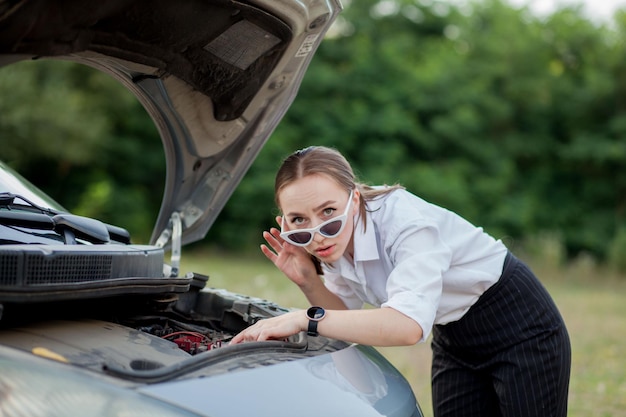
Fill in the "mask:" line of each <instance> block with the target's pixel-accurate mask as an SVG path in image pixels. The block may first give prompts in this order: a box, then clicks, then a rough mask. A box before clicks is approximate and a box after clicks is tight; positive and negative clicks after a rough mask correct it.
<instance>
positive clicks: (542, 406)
mask: <svg viewBox="0 0 626 417" xmlns="http://www.w3.org/2000/svg"><path fill="white" fill-rule="evenodd" d="M432 349H433V363H432V388H433V389H432V395H433V408H434V415H435V417H451V416H455V417H459V416H476V417H478V416H480V417H492V416H493V417H496V416H497V417H566V415H567V396H568V388H569V378H570V368H571V347H570V341H569V336H568V334H567V329H566V327H565V323H564V322H563V318H562V317H561V315H560V313H559V311H558V309H557V307H556V305H555V304H554V301H553V300H552V298H551V297H550V295H549V294H548V292H547V291H546V289H545V288H544V287H543V286H542V285H541V283H540V282H539V280H538V279H537V278H536V277H535V275H534V274H533V273H532V271H531V270H530V269H529V268H528V267H527V266H526V265H525V264H524V263H523V262H521V261H520V260H518V259H517V258H515V256H513V255H512V254H511V253H509V254H508V255H507V257H506V260H505V262H504V267H503V272H502V276H501V278H500V280H499V281H498V282H497V283H496V284H494V285H493V286H492V287H491V288H489V289H488V290H487V291H486V292H485V293H484V294H483V295H482V296H481V297H480V298H479V299H478V301H477V302H476V303H475V304H474V305H473V306H472V307H471V308H470V310H469V311H468V312H467V313H466V314H465V315H464V316H463V317H462V318H461V319H460V320H458V321H455V322H452V323H448V324H445V325H436V326H435V327H434V328H433V341H432Z"/></svg>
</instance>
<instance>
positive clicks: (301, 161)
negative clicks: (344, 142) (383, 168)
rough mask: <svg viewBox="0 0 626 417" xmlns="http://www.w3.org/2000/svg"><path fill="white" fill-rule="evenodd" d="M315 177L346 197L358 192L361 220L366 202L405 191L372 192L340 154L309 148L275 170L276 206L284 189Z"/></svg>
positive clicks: (396, 185)
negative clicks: (341, 190)
mask: <svg viewBox="0 0 626 417" xmlns="http://www.w3.org/2000/svg"><path fill="white" fill-rule="evenodd" d="M315 174H323V175H327V176H328V177H330V178H331V179H333V180H334V181H336V182H337V183H338V184H339V185H340V186H341V187H343V188H345V189H346V192H348V193H349V192H350V191H351V190H353V189H355V188H356V189H358V190H359V192H360V193H361V198H360V200H359V216H360V217H361V219H365V213H366V210H367V201H369V200H373V199H375V198H377V197H380V196H382V195H385V194H387V193H390V192H392V191H394V190H397V189H403V188H404V187H403V186H401V185H399V184H394V185H390V186H386V187H384V188H373V187H371V186H369V185H366V184H363V183H360V182H358V181H357V179H356V177H355V175H354V171H353V170H352V166H351V165H350V163H349V162H348V161H347V160H346V158H345V157H344V156H343V155H342V154H341V153H340V152H339V151H337V150H336V149H333V148H328V147H325V146H309V147H307V148H304V149H300V150H297V151H296V152H294V153H292V154H291V155H289V156H288V157H287V158H285V160H284V161H283V163H282V165H281V166H280V168H279V169H278V172H277V173H276V180H275V182H274V198H275V201H276V205H277V206H278V207H279V208H280V202H279V200H278V194H279V193H280V191H281V190H282V189H283V188H284V187H285V186H287V185H289V184H291V183H292V182H294V181H296V180H298V179H300V178H304V177H307V176H309V175H315ZM365 223H366V222H365V221H363V230H365Z"/></svg>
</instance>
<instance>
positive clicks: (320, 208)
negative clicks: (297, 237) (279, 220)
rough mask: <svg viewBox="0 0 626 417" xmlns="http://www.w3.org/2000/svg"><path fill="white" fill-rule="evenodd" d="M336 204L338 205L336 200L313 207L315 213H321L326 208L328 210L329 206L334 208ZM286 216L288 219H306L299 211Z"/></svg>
mask: <svg viewBox="0 0 626 417" xmlns="http://www.w3.org/2000/svg"><path fill="white" fill-rule="evenodd" d="M336 204H337V202H336V201H335V200H327V201H324V202H323V203H322V204H320V205H318V206H316V207H313V211H320V210H322V209H324V208H326V207H328V206H334V205H336ZM284 216H287V217H306V216H304V215H303V214H302V213H300V212H297V211H290V212H289V213H285V214H284Z"/></svg>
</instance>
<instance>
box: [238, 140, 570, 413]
mask: <svg viewBox="0 0 626 417" xmlns="http://www.w3.org/2000/svg"><path fill="white" fill-rule="evenodd" d="M275 196H276V203H277V205H278V207H279V208H280V209H281V211H282V213H283V215H282V216H281V217H277V218H276V220H277V222H278V224H279V225H280V227H281V230H278V229H276V228H271V229H270V230H269V232H267V231H266V232H264V233H263V237H264V238H265V240H266V241H267V243H268V245H269V246H267V245H261V250H262V252H263V253H264V254H265V256H266V257H267V258H268V259H269V260H271V261H272V262H273V263H274V264H275V265H276V266H277V267H278V268H279V269H280V270H281V271H282V272H283V273H284V274H285V275H286V276H287V277H288V278H289V279H290V280H291V281H293V282H294V283H295V284H297V285H298V286H299V288H300V289H301V290H302V292H303V293H304V295H305V296H306V297H307V299H308V301H309V302H310V303H311V305H312V306H314V307H311V308H310V309H308V310H307V311H294V312H290V313H287V314H284V315H281V316H278V317H274V318H271V319H268V320H261V321H259V322H257V323H255V324H254V325H253V326H250V327H249V328H247V329H245V330H243V331H242V332H241V333H239V334H238V335H236V336H235V337H234V338H233V340H232V343H241V342H244V341H260V340H271V339H282V338H285V337H288V336H291V335H293V334H296V333H299V332H301V331H307V332H308V333H309V334H310V335H313V336H315V335H317V334H318V333H319V334H321V335H323V336H326V337H331V338H336V339H341V340H346V341H349V342H355V343H360V344H366V345H374V346H392V345H411V344H415V343H418V342H421V341H424V340H426V338H427V337H428V336H429V334H430V333H431V332H432V349H433V363H432V385H433V407H434V409H435V416H474V415H475V416H482V417H484V416H515V417H521V416H542V417H546V416H563V417H564V416H566V414H567V393H568V385H569V373H570V364H571V352H570V343H569V336H568V334H567V330H566V327H565V324H564V322H563V319H562V318H561V315H560V314H559V312H558V310H557V308H556V306H555V304H554V302H553V301H552V299H551V298H550V295H549V294H548V293H547V292H546V290H545V289H544V288H543V286H542V285H541V284H540V282H539V281H538V280H537V278H536V277H535V276H534V275H533V273H532V272H531V271H530V270H529V268H528V267H527V266H526V265H525V264H524V263H522V262H521V261H519V260H518V259H516V258H515V257H514V256H513V255H512V254H511V253H510V252H509V251H508V250H507V248H506V247H505V246H504V244H503V243H502V242H501V241H499V240H496V239H494V238H493V237H491V236H489V235H488V234H486V233H485V232H483V230H482V229H481V228H478V227H475V226H473V225H471V224H470V223H469V222H467V221H466V220H464V219H463V218H461V217H459V216H458V215H456V214H454V213H452V212H450V211H448V210H445V209H443V208H441V207H437V206H435V205H433V204H430V203H427V202H426V201H424V200H422V199H420V198H418V197H417V196H415V195H413V194H411V193H409V192H408V191H406V190H405V189H404V188H403V187H401V186H399V185H394V186H390V187H387V186H385V187H370V186H367V185H364V184H361V183H358V182H356V180H355V177H354V173H353V171H352V168H351V167H350V164H349V163H348V162H347V161H346V159H345V158H344V157H343V156H342V155H341V154H340V153H339V152H337V151H336V150H334V149H330V148H325V147H316V146H313V147H309V148H305V149H303V150H300V151H297V152H295V153H294V154H292V155H291V156H289V157H288V158H287V159H286V160H285V161H284V162H283V164H282V166H281V168H280V169H279V171H278V174H277V176H276V183H275ZM364 303H368V304H370V305H372V306H374V307H377V308H369V309H361V307H362V306H363V304H364Z"/></svg>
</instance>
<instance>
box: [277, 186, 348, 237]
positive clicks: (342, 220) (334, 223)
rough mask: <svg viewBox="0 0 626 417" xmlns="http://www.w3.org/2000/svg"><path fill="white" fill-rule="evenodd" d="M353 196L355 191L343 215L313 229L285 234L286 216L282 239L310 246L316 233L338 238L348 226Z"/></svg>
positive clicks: (281, 231) (282, 224)
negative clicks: (347, 220) (347, 221)
mask: <svg viewBox="0 0 626 417" xmlns="http://www.w3.org/2000/svg"><path fill="white" fill-rule="evenodd" d="M353 194H354V190H352V191H350V197H348V202H347V204H346V210H345V211H344V212H343V214H341V215H339V216H337V217H333V218H332V219H328V220H326V221H325V222H323V223H320V224H319V225H318V226H317V227H313V228H311V229H296V230H289V231H287V232H284V231H283V230H284V227H285V216H283V219H282V221H281V224H280V237H282V238H283V239H285V240H286V241H287V242H289V243H291V244H292V245H295V246H308V245H309V244H311V241H312V240H313V236H315V233H319V234H321V235H322V236H325V237H334V236H337V235H338V234H339V233H341V231H342V230H343V228H344V226H345V225H346V219H347V218H348V211H349V210H350V207H352V196H353Z"/></svg>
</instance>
